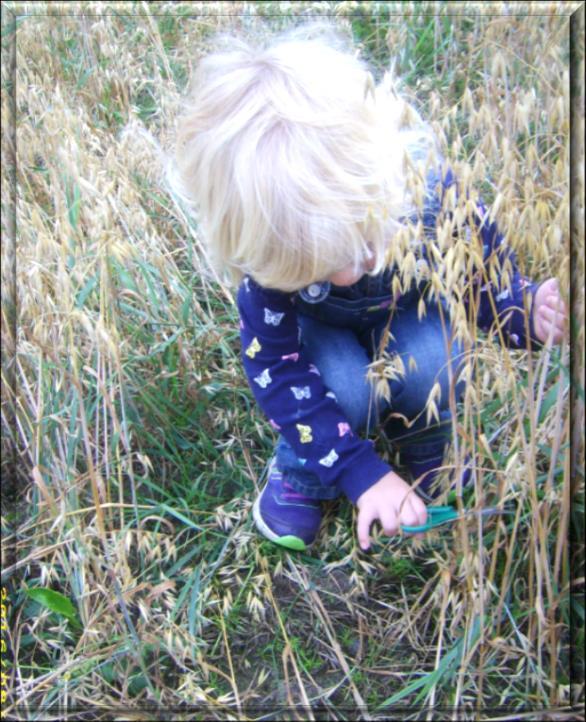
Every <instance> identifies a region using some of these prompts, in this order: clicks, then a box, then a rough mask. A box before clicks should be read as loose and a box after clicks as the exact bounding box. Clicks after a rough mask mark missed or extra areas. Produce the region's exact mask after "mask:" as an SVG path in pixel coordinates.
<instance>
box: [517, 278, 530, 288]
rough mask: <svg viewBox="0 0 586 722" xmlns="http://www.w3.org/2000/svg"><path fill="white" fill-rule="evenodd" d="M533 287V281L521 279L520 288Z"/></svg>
mask: <svg viewBox="0 0 586 722" xmlns="http://www.w3.org/2000/svg"><path fill="white" fill-rule="evenodd" d="M530 285H531V281H530V280H529V279H528V278H521V279H520V281H519V288H527V286H530Z"/></svg>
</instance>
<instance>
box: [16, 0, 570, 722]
mask: <svg viewBox="0 0 586 722" xmlns="http://www.w3.org/2000/svg"><path fill="white" fill-rule="evenodd" d="M577 5H578V4H577V3H575V4H572V3H547V4H545V5H544V4H542V3H539V4H531V3H529V4H507V3H495V4H492V3H491V4H488V3H483V4H481V5H479V4H467V5H464V4H457V5H450V4H449V3H442V4H440V5H434V4H432V3H412V2H406V3H398V4H387V3H369V4H361V3H279V4H274V3H268V4H263V3H258V4H257V3H182V2H179V3H164V2H161V3H149V4H148V5H147V4H144V3H130V4H126V3H125V4H120V3H67V4H66V5H65V4H60V3H5V4H4V6H3V7H4V10H5V12H4V16H3V31H2V32H3V34H2V37H3V43H4V46H5V47H6V48H7V49H9V48H10V47H11V44H12V47H14V49H15V53H16V75H15V77H14V78H13V77H12V76H11V74H10V67H9V64H8V63H6V64H5V65H4V66H3V69H2V88H3V99H2V119H3V121H8V120H9V115H10V108H11V97H14V104H15V109H16V149H15V156H14V157H13V156H12V155H11V153H12V148H11V145H10V135H9V134H8V133H7V134H3V159H4V163H3V169H2V173H3V185H2V204H3V207H4V208H5V209H9V208H10V206H11V203H12V200H13V199H14V200H15V214H16V229H17V234H16V237H14V236H13V235H12V234H11V233H10V226H9V224H8V223H7V222H6V225H5V227H4V231H5V236H4V241H5V245H3V266H2V273H3V279H4V280H5V281H6V283H3V296H2V303H3V316H2V323H3V327H2V333H3V354H4V356H3V372H2V373H3V397H2V421H3V448H2V451H3V456H4V457H5V459H6V458H11V459H12V460H13V461H14V463H13V464H10V465H9V464H7V463H6V462H4V466H3V475H4V478H3V484H5V485H6V488H7V489H8V490H10V485H11V484H12V489H13V490H14V493H13V496H12V499H11V502H10V504H9V505H6V504H5V506H4V508H3V524H4V526H5V534H4V538H3V550H4V554H3V558H4V559H5V560H6V561H8V562H9V563H8V564H6V563H5V564H4V567H3V570H2V574H3V576H2V583H3V584H4V585H5V586H6V587H7V589H8V591H9V604H8V610H9V614H10V623H9V631H8V632H7V635H8V636H7V637H6V639H7V644H8V648H9V650H10V655H9V657H10V658H12V659H13V660H14V664H12V667H11V669H10V689H11V694H10V697H9V701H8V705H7V711H8V712H9V714H10V715H11V716H12V717H13V718H15V719H46V718H49V717H57V716H64V715H67V714H70V715H71V716H73V717H74V718H78V717H79V716H80V715H81V714H82V712H81V711H83V713H84V714H87V715H88V716H90V717H92V718H98V717H102V716H103V717H105V718H107V717H108V715H111V716H116V717H124V718H126V717H130V716H132V718H139V717H140V718H149V715H150V716H152V717H153V719H155V718H158V715H159V716H160V715H161V714H162V713H163V711H164V710H169V709H174V710H175V711H174V712H173V714H174V716H175V717H177V718H178V719H179V718H181V719H183V718H186V719H187V718H190V719H191V718H193V717H194V716H195V717H198V715H199V716H204V715H205V716H207V717H212V718H215V719H224V718H232V719H235V718H255V719H256V718H261V717H262V716H263V715H265V716H266V715H267V714H269V713H276V711H277V710H279V709H281V710H282V714H285V715H289V716H290V717H292V718H293V717H303V716H306V717H307V718H309V719H315V718H317V717H327V718H332V719H340V718H342V719H343V718H346V717H352V716H353V715H355V714H356V713H358V714H360V715H361V716H363V717H364V718H365V719H388V718H389V715H395V716H396V717H400V718H405V719H420V718H422V716H427V717H428V718H429V719H434V718H437V719H440V718H442V719H443V718H448V717H451V718H454V719H492V718H495V717H498V718H499V719H516V718H518V716H519V715H520V714H531V713H532V714H534V715H536V718H540V719H541V718H542V717H540V716H539V715H544V714H545V713H546V711H548V710H549V711H550V712H551V713H552V714H553V712H555V714H556V719H559V718H564V717H565V718H566V719H571V718H573V717H572V716H573V715H575V714H576V710H577V709H579V708H580V706H581V705H582V704H583V686H580V685H575V686H572V687H571V686H570V679H571V672H572V665H573V673H574V675H578V676H579V675H580V674H582V675H583V656H582V654H581V652H580V649H581V647H582V644H583V641H584V631H583V630H584V624H583V622H584V606H583V601H582V599H581V596H580V591H581V590H583V583H584V579H583V573H582V572H578V573H577V574H576V575H575V577H574V581H573V582H572V576H571V567H572V564H573V565H574V566H576V565H583V559H584V554H583V552H584V549H583V491H584V479H583V472H582V471H581V469H582V468H583V461H584V446H583V436H582V435H581V433H576V431H575V428H576V427H574V436H573V462H574V463H571V461H572V459H571V456H570V448H569V442H570V437H571V431H572V427H571V423H574V424H575V423H578V424H580V418H582V419H583V411H581V408H583V407H580V406H579V403H580V399H582V400H583V387H582V386H581V385H580V379H581V375H580V371H583V368H582V365H581V364H582V362H583V349H584V305H583V295H582V296H580V295H578V294H576V295H575V296H574V302H575V303H574V306H573V318H572V321H573V347H574V349H578V350H581V355H580V354H579V355H578V356H576V357H575V358H576V362H575V363H574V366H573V367H572V369H571V372H572V377H571V378H572V379H573V381H574V386H573V389H572V393H573V396H572V398H573V399H574V401H575V407H574V408H575V415H574V418H573V419H571V418H570V414H569V410H570V380H571V379H570V363H569V347H568V343H567V342H564V343H563V344H562V345H561V347H559V348H555V349H551V348H546V349H545V350H543V351H542V352H540V353H535V352H533V353H528V352H526V351H511V350H508V349H506V348H503V347H502V346H501V345H500V344H499V335H498V330H496V329H495V332H494V333H492V334H488V335H487V336H486V337H484V336H483V337H482V338H480V337H479V336H478V334H477V332H475V331H470V332H469V331H466V330H465V329H464V327H463V325H462V331H461V332H462V334H463V335H464V337H465V338H466V339H467V342H468V343H469V344H470V349H472V348H473V346H472V344H473V342H478V343H477V344H476V345H475V346H474V349H475V350H474V351H472V350H471V366H473V367H474V369H475V374H474V377H473V379H471V381H470V384H469V388H468V392H467V394H466V397H465V400H464V403H463V405H462V408H461V409H460V411H459V415H458V423H457V426H456V436H455V443H454V448H453V449H452V451H451V454H450V457H449V458H448V459H447V460H446V464H447V466H448V468H447V470H446V472H447V473H448V472H449V471H451V470H453V469H454V468H456V469H457V468H458V467H459V466H461V464H462V463H463V460H464V458H465V457H466V454H467V453H469V452H472V453H473V456H474V459H475V464H476V472H477V473H476V483H475V488H474V490H473V492H472V494H471V497H472V498H470V499H469V498H466V497H465V496H464V497H463V496H462V495H461V494H458V495H457V496H456V498H454V499H452V501H453V502H454V503H455V504H457V505H462V504H470V505H472V504H478V505H487V506H488V505H493V504H496V503H498V504H507V505H508V506H509V507H510V508H512V509H513V510H514V514H512V515H510V516H503V517H499V518H492V519H489V520H483V521H477V522H473V523H464V522H462V523H459V524H458V525H456V526H454V527H453V528H451V529H450V528H443V530H441V531H437V532H435V533H433V534H429V535H427V537H426V539H425V540H424V541H409V540H406V539H405V538H393V539H390V540H388V539H386V538H384V537H382V536H379V537H378V540H377V544H376V545H375V547H374V551H373V552H372V554H370V555H369V556H366V555H364V554H363V553H361V552H360V551H359V549H358V546H357V543H356V540H355V536H354V532H353V511H352V509H351V508H350V506H349V505H348V504H346V503H343V502H337V503H335V504H334V505H333V507H332V508H330V509H329V510H328V513H327V516H326V519H325V522H324V528H323V534H322V536H321V537H320V541H319V543H318V544H317V545H316V548H315V549H314V551H312V553H311V554H307V555H306V554H290V553H288V552H287V551H285V550H282V549H279V548H276V547H275V546H274V545H271V544H269V543H268V542H266V541H263V540H262V539H261V538H260V537H259V536H258V535H257V533H256V532H255V530H254V528H253V525H252V521H251V516H250V510H251V506H252V503H253V501H254V498H255V496H256V494H257V493H258V491H259V488H260V487H261V486H262V474H263V471H264V469H265V466H266V461H267V459H268V458H269V456H270V454H271V449H272V444H273V441H274V436H273V432H272V431H271V429H270V427H268V425H267V424H266V422H265V420H264V418H263V417H262V415H261V414H260V413H259V411H258V410H257V408H256V407H255V405H254V403H253V400H252V395H251V393H250V391H249V389H248V388H247V386H246V383H245V380H244V376H243V372H242V369H241V363H240V360H239V353H240V351H239V340H238V323H237V314H236V310H235V307H234V301H233V292H232V290H230V289H228V288H226V287H224V286H222V285H221V284H220V283H219V282H217V281H214V280H213V279H212V277H211V276H210V275H209V274H208V273H206V272H205V261H204V257H203V253H202V239H201V238H200V235H199V233H198V229H197V226H196V224H195V223H194V221H193V220H192V219H190V217H189V216H188V215H187V214H186V212H185V211H184V209H183V208H182V206H181V205H180V204H179V203H177V202H176V201H175V200H174V199H173V198H172V196H171V195H170V194H169V193H168V192H167V190H166V188H165V185H164V182H163V177H164V173H163V164H164V154H165V153H166V152H168V151H169V150H170V149H171V147H172V143H173V129H174V118H175V117H176V114H177V111H178V109H179V107H180V100H181V96H182V94H183V93H184V92H185V89H186V84H187V80H188V77H189V73H190V70H191V67H192V66H193V64H195V63H196V62H197V59H198V57H199V56H200V55H201V54H202V53H204V52H205V51H206V49H207V47H208V44H209V41H210V37H211V36H212V35H213V33H214V32H215V31H217V30H225V29H230V30H234V31H237V32H242V33H249V34H252V35H256V34H263V35H264V34H268V33H269V32H271V31H272V30H273V29H280V28H284V27H288V26H290V25H291V24H294V23H298V22H301V21H302V20H303V19H305V18H306V17H307V16H308V15H311V14H316V13H321V14H326V15H329V16H330V17H331V18H332V19H333V21H334V22H336V23H338V24H339V25H340V27H341V28H342V29H345V30H346V31H347V32H351V33H353V36H354V38H355V40H356V42H357V44H358V45H359V46H360V48H361V51H362V52H363V54H364V55H365V56H366V57H367V58H368V59H369V60H370V61H371V63H372V64H373V66H374V68H375V72H381V71H382V70H383V69H384V68H385V67H386V66H387V65H388V64H389V63H390V62H393V63H394V67H395V70H396V72H397V74H398V76H399V77H400V78H402V79H403V91H404V92H405V93H407V94H408V95H409V96H410V97H412V98H413V100H414V102H415V103H416V104H417V105H418V107H419V108H420V109H421V111H422V113H423V114H424V115H425V116H426V117H427V118H428V119H429V120H430V121H431V122H432V123H433V124H434V127H435V129H436V130H437V132H438V134H439V135H440V137H442V139H443V141H444V143H445V146H446V148H449V150H450V153H451V157H452V158H453V160H454V163H455V166H456V169H457V171H458V172H459V174H460V175H461V176H462V177H467V178H468V180H469V183H470V185H471V186H474V187H476V188H478V189H479V191H480V192H482V194H483V196H484V198H485V199H486V200H487V201H489V202H492V203H493V204H494V206H495V207H497V216H498V219H499V223H500V225H501V227H502V229H503V230H504V231H505V233H506V236H507V240H508V241H509V242H510V243H511V244H512V245H513V247H514V248H515V250H516V251H517V254H518V258H519V262H520V265H521V266H522V268H523V270H524V271H525V272H526V273H527V274H529V275H531V276H532V277H535V278H546V277H548V276H550V275H555V276H557V277H558V279H559V280H560V286H561V288H562V290H563V292H564V293H565V294H566V300H568V298H569V297H568V289H569V279H570V275H571V274H572V278H574V279H581V280H582V283H583V278H584V256H583V247H582V246H581V245H580V241H579V239H580V238H581V239H583V237H584V229H583V220H582V222H581V223H582V225H580V221H578V222H577V223H578V225H577V228H576V229H575V232H576V239H575V241H576V242H575V244H574V251H575V255H574V256H571V255H570V247H569V241H570V236H569V207H570V192H569V191H570V188H569V172H570V165H569V116H570V96H569V93H570V83H569V74H568V73H569V70H568V68H569V17H568V16H569V13H570V12H571V11H572V10H574V9H576V7H577ZM544 8H545V10H544ZM489 9H490V11H489ZM582 12H583V10H582ZM15 15H16V17H15ZM582 27H583V26H582ZM582 33H583V31H582ZM582 38H583V35H582ZM582 43H583V40H582ZM582 53H583V44H582ZM7 57H8V54H7ZM582 57H583V55H582ZM13 80H15V81H16V82H15V85H13ZM12 93H15V95H14V96H12V95H11V94H12ZM575 150H576V149H575ZM578 152H582V157H583V150H582V151H580V150H579V149H578ZM582 174H583V166H582ZM12 175H15V182H14V183H11V178H12ZM580 178H581V180H580V179H579V182H581V183H582V186H581V188H582V189H583V175H582V176H580ZM574 189H575V190H579V189H578V187H577V186H575V188H574ZM3 222H5V221H3ZM11 254H16V278H15V282H16V283H15V286H16V297H15V298H14V297H12V296H11V293H10V290H11V286H10V278H11V276H10V274H11V268H12V261H11ZM571 258H572V263H573V264H574V265H573V269H571V268H570V259H571ZM444 270H445V271H446V273H445V275H444V276H442V277H441V278H439V279H438V284H439V285H438V289H439V288H440V287H441V285H442V284H444V283H446V281H447V280H449V274H448V273H447V269H444ZM453 270H454V273H455V272H456V271H457V269H456V268H455V266H454V269H453ZM13 287H14V284H13ZM15 300H16V304H15V305H14V301H15ZM11 304H12V305H11ZM452 310H453V312H454V314H455V317H456V318H460V317H459V316H458V314H459V313H461V309H459V307H457V306H454V308H453V309H452ZM11 314H13V315H14V314H15V315H16V323H15V324H13V323H11ZM460 323H462V320H461V319H460ZM580 414H582V417H580ZM375 442H376V444H377V448H378V449H379V451H380V453H381V454H383V455H387V456H390V455H392V450H391V449H390V448H389V447H388V444H387V442H386V440H385V438H384V437H383V436H382V435H381V436H378V437H376V438H375ZM572 474H573V475H572ZM572 495H573V497H574V501H573V503H571V501H572ZM570 533H571V534H572V535H573V538H574V539H575V540H576V541H575V544H574V545H573V547H570V546H569V544H568V539H569V537H570ZM581 535H582V536H581ZM11 554H12V555H13V556H12V557H11V556H10V555H11ZM579 568H581V569H583V566H581V567H579ZM580 574H582V576H581V577H580ZM33 588H47V589H51V590H53V591H55V592H59V593H60V594H62V595H63V596H64V597H67V598H68V599H70V600H71V601H72V602H73V605H74V610H75V614H74V615H73V616H72V615H71V614H66V613H64V610H65V609H66V607H65V606H63V605H62V601H61V602H58V601H55V600H56V599H61V598H60V597H57V596H56V597H54V598H52V599H53V601H52V602H48V601H45V603H43V602H42V601H39V597H38V595H37V596H35V595H34V594H33V595H32V596H31V594H29V593H27V590H31V589H33ZM47 599H48V598H46V600H47ZM572 615H573V616H572ZM571 617H572V619H573V625H572V627H571V626H570V619H571ZM571 634H573V635H574V640H573V641H574V643H575V647H574V648H573V653H571V646H570V645H571V641H572V639H571V636H570V635H571ZM190 709H191V711H190ZM194 709H195V710H196V711H195V712H194V711H193V710H194ZM80 710H81V711H80ZM149 710H150V711H149ZM168 714H170V713H168Z"/></svg>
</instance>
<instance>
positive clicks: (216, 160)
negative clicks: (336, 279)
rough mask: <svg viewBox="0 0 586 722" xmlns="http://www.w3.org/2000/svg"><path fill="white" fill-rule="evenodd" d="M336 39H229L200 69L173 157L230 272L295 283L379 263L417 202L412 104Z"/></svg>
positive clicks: (234, 276) (284, 286)
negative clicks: (410, 162)
mask: <svg viewBox="0 0 586 722" xmlns="http://www.w3.org/2000/svg"><path fill="white" fill-rule="evenodd" d="M332 37H333V36H332V35H331V33H330V35H329V37H328V38H327V40H326V39H324V37H323V35H322V37H318V38H317V39H311V38H310V39H306V38H303V37H299V30H298V31H296V33H295V34H294V36H293V37H285V38H280V39H278V40H277V41H276V42H274V43H273V44H271V45H270V46H269V47H266V48H254V47H252V46H251V45H249V44H248V43H246V42H244V41H242V40H238V39H235V38H230V39H229V40H228V41H227V43H229V46H228V47H227V48H226V49H220V50H217V51H215V52H212V53H210V54H209V55H207V56H205V57H204V58H203V59H202V60H201V61H200V62H199V64H198V66H197V69H196V72H195V75H194V79H193V85H192V92H191V96H190V98H189V100H188V103H187V107H186V110H185V113H184V114H183V116H182V117H181V118H180V120H179V127H178V144H177V152H176V164H177V170H178V175H179V178H180V183H181V186H182V188H183V192H184V194H185V195H186V196H187V197H188V198H190V199H191V200H193V201H194V202H195V205H196V207H197V208H198V210H199V223H200V227H201V229H202V231H203V234H204V239H205V242H206V246H207V250H208V255H209V260H210V261H211V263H212V265H213V266H214V267H215V268H216V269H217V270H218V271H220V272H221V273H223V275H224V277H225V278H227V280H229V281H232V282H235V283H238V282H239V281H240V280H241V279H242V277H243V275H245V274H247V275H249V276H251V277H252V278H253V279H254V280H255V281H256V282H257V283H259V284H260V285H261V286H265V287H267V288H275V289H279V290H282V291H288V292H292V291H297V290H299V289H300V288H302V287H304V286H307V285H308V284H310V283H312V282H314V281H321V280H324V279H326V278H327V277H328V276H329V275H331V274H333V273H335V272H337V271H339V270H340V269H342V268H345V267H347V266H348V265H350V264H353V266H354V267H355V268H359V267H360V263H361V261H362V260H363V259H364V258H365V257H367V256H369V255H370V254H371V253H372V252H374V254H375V259H376V265H375V268H374V269H373V270H372V273H377V272H380V270H382V267H383V265H384V258H385V250H386V245H387V244H388V241H389V238H390V236H392V235H393V233H394V232H395V231H396V230H397V228H398V227H399V224H398V221H399V219H400V218H401V217H403V216H404V214H405V212H406V210H407V209H408V208H409V206H410V204H409V199H408V194H406V192H405V190H406V189H405V180H404V167H403V160H404V152H405V149H406V148H405V136H404V135H403V134H402V133H401V125H402V123H404V122H405V119H406V116H408V115H409V112H410V108H409V106H407V104H406V103H405V101H403V100H401V99H400V98H399V97H398V96H397V95H396V94H395V93H394V92H393V90H392V88H391V87H389V85H388V83H387V85H386V86H385V84H382V85H381V86H379V87H378V88H375V87H374V83H373V81H372V76H371V75H370V73H369V72H368V70H367V68H366V67H365V65H364V64H363V63H362V62H361V61H360V60H359V59H357V57H356V56H355V55H354V54H351V53H349V52H344V51H343V50H340V49H339V47H336V44H337V43H338V41H339V38H335V36H334V41H333V42H332ZM411 113H412V117H413V111H412V109H411ZM415 115H416V114H415ZM417 118H418V116H417Z"/></svg>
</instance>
